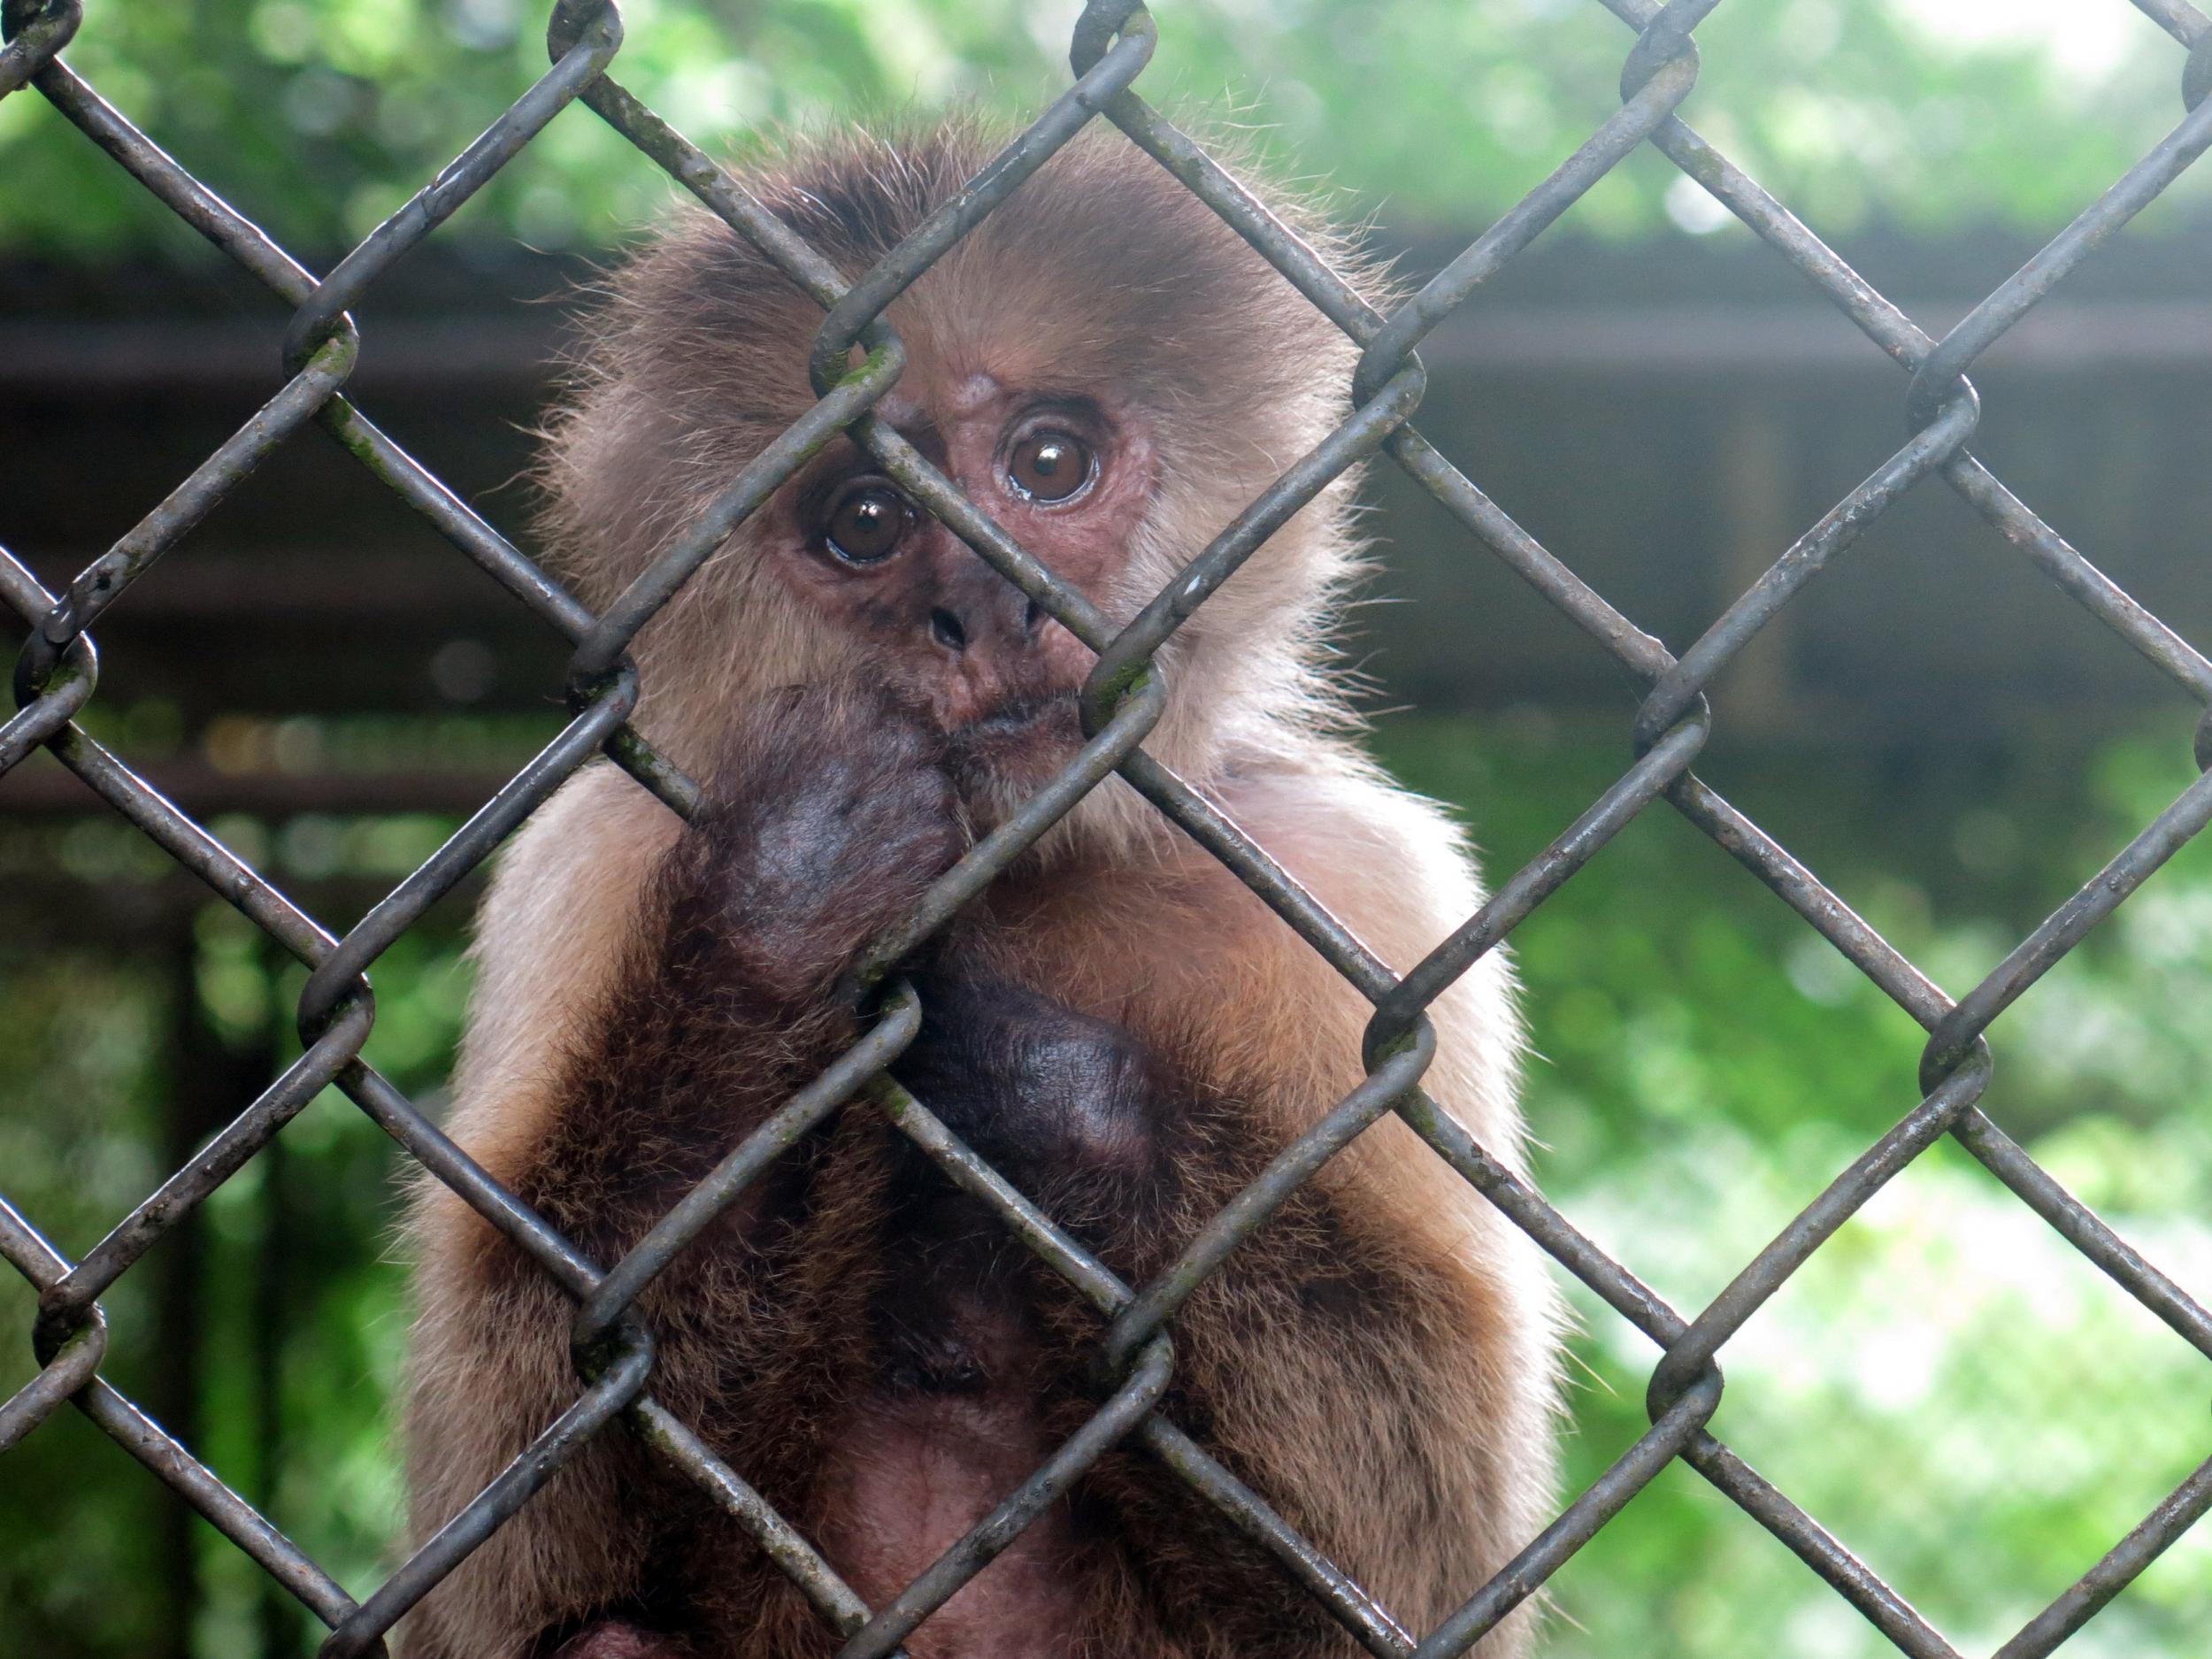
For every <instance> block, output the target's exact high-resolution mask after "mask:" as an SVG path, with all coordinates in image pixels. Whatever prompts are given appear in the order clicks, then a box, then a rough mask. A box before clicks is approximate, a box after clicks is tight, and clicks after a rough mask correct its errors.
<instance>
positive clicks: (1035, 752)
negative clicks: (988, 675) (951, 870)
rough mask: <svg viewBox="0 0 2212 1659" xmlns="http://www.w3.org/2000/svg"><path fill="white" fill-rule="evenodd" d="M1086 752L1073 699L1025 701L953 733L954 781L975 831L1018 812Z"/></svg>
mask: <svg viewBox="0 0 2212 1659" xmlns="http://www.w3.org/2000/svg"><path fill="white" fill-rule="evenodd" d="M1082 747H1083V726H1082V721H1081V719H1080V718H1079V716H1078V714H1077V712H1076V706H1075V698H1074V696H1073V695H1072V694H1070V695H1062V696H1054V697H1047V698H1039V699H1032V700H1027V701H1025V702H1023V703H1017V704H1014V705H1012V706H1010V707H1009V708H1007V709H1004V710H998V711H996V712H995V713H992V714H990V715H987V716H986V717H985V718H982V719H980V720H977V721H974V722H972V724H970V725H968V726H963V727H961V728H960V729H959V730H958V731H956V732H955V733H952V752H953V775H954V779H955V780H956V784H957V786H958V787H959V790H960V794H961V797H962V800H963V802H964V804H965V805H966V806H967V809H968V812H969V816H970V818H971V819H972V822H973V823H974V825H975V826H976V828H977V829H978V830H979V831H982V832H984V833H989V832H990V831H991V830H993V829H995V828H996V827H997V826H999V825H1001V824H1002V823H1004V822H1005V821H1006V820H1007V819H1008V818H1011V817H1012V816H1013V815H1014V814H1015V813H1016V812H1018V811H1019V810H1021V809H1022V807H1023V806H1024V805H1025V804H1026V803H1028V802H1029V801H1030V799H1031V798H1032V797H1033V796H1034V795H1036V794H1037V792H1038V791H1039V790H1041V789H1042V788H1043V787H1045V786H1046V785H1047V784H1048V783H1050V782H1051V781H1052V779H1053V775H1054V774H1055V773H1056V772H1058V771H1059V770H1060V769H1061V768H1062V767H1064V766H1065V765H1066V764H1068V762H1070V761H1071V760H1072V759H1074V758H1075V756H1076V752H1077V751H1078V750H1079V749H1081V748H1082Z"/></svg>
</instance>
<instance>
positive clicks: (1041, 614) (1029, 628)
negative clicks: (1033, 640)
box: [1022, 599, 1045, 634]
mask: <svg viewBox="0 0 2212 1659" xmlns="http://www.w3.org/2000/svg"><path fill="white" fill-rule="evenodd" d="M1044 620H1045V608H1044V607H1043V606H1042V605H1041V604H1039V603H1037V602H1036V601H1035V600H1034V599H1033V600H1031V601H1030V602H1029V608H1028V609H1027V610H1026V611H1023V612H1022V632H1023V633H1025V634H1034V633H1036V631H1037V630H1038V629H1039V628H1041V627H1042V626H1044Z"/></svg>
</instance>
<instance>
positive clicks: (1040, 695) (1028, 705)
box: [767, 373, 1154, 817]
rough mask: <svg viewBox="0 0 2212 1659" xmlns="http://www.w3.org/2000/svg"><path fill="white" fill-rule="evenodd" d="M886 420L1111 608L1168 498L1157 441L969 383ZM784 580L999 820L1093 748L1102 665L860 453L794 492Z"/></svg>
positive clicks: (843, 453)
mask: <svg viewBox="0 0 2212 1659" xmlns="http://www.w3.org/2000/svg"><path fill="white" fill-rule="evenodd" d="M916 379H919V380H920V385H919V386H918V388H917V389H916V390H914V391H912V392H908V391H906V390H905V389H904V388H902V390H901V391H900V392H899V393H896V394H895V395H894V396H891V397H888V398H887V399H886V400H885V401H884V402H883V403H881V404H880V405H879V407H878V411H877V412H878V413H879V415H880V416H881V417H882V418H884V419H887V420H888V421H890V422H891V424H893V425H894V426H896V427H898V428H899V430H900V431H901V432H902V434H904V435H905V436H906V437H907V438H908V439H910V441H911V442H913V443H914V444H915V446H916V447H917V448H918V449H920V450H921V451H922V452H923V453H924V454H925V455H926V456H928V457H929V458H930V460H931V461H932V462H933V463H934V464H935V465H937V466H938V467H939V468H940V469H941V470H942V471H943V472H945V473H946V474H947V475H948V476H949V477H950V478H951V479H952V480H954V481H955V482H956V483H957V484H958V485H959V486H960V488H962V489H963V490H964V492H966V494H967V495H968V496H969V498H970V499H971V500H972V501H974V502H975V503H977V504H978V505H979V506H980V507H981V508H982V509H983V510H984V511H986V512H987V513H988V514H989V515H990V516H991V517H992V518H994V519H995V521H996V522H997V523H998V524H1000V525H1001V526H1003V527H1004V528H1005V529H1006V530H1007V532H1008V533H1009V534H1011V535H1012V536H1013V537H1014V538H1015V539H1016V540H1017V541H1019V542H1020V543H1021V544H1022V545H1023V546H1024V547H1025V548H1026V549H1029V550H1030V551H1031V552H1032V553H1033V554H1034V555H1035V556H1036V557H1038V558H1040V559H1041V560H1042V561H1043V562H1044V563H1045V565H1047V566H1048V567H1049V568H1050V569H1051V570H1052V571H1053V572H1055V573H1056V574H1057V575H1058V576H1060V577H1061V578H1062V579H1063V580H1066V581H1069V582H1071V583H1072V584H1073V585H1075V586H1076V587H1077V588H1081V589H1082V590H1083V591H1084V592H1085V593H1086V594H1087V595H1090V596H1092V597H1093V598H1094V600H1095V599H1101V598H1102V597H1105V596H1107V595H1110V594H1112V593H1113V592H1114V591H1115V589H1116V587H1117V583H1116V579H1117V577H1118V576H1119V575H1120V574H1121V572H1122V570H1123V567H1124V566H1125V564H1126V563H1127V560H1128V549H1129V547H1130V543H1131V539H1132V536H1133V533H1134V531H1135V529H1136V527H1137V525H1138V523H1139V520H1140V518H1141V515H1142V512H1143V510H1144V506H1145V503H1146V502H1147V501H1148V498H1149V496H1150V494H1151V491H1152V487H1153V471H1154V456H1153V452H1152V448H1151V444H1150V442H1149V434H1148V431H1147V429H1146V427H1145V425H1144V423H1143V422H1142V421H1141V419H1138V418H1136V417H1134V416H1133V414H1132V413H1131V412H1130V411H1127V410H1126V409H1117V408H1115V407H1113V406H1112V404H1111V402H1110V400H1107V399H1101V398H1099V397H1095V396H1086V395H1081V394H1076V393H1069V392H1065V391H1039V390H1034V389H1025V388H1019V387H1016V386H1010V385H1007V384H1002V382H1001V381H1000V380H996V379H995V378H993V377H992V376H990V375H987V374H981V373H969V374H964V375H960V376H957V377H949V378H947V379H946V380H940V381H936V382H934V383H933V382H932V380H930V379H928V378H926V377H915V376H911V375H910V382H911V381H912V380H916ZM779 505H780V511H779V513H778V515H777V518H778V522H777V523H776V525H775V526H774V528H773V531H772V535H773V540H774V542H775V543H776V544H775V545H773V546H772V547H771V548H769V549H767V552H768V560H767V563H768V564H769V565H770V567H771V568H772V571H773V572H774V573H775V576H776V577H777V579H778V580H780V581H781V582H782V583H783V584H785V585H786V586H787V588H788V589H789V590H790V591H791V592H792V594H793V595H794V596H795V598H796V599H797V600H798V601H799V602H800V603H801V605H802V607H803V609H805V610H807V611H811V612H812V613H814V614H815V615H816V616H817V617H818V618H820V620H821V621H822V623H823V624H824V625H825V626H826V629H827V631H828V632H829V633H830V634H833V635H834V636H836V637H838V638H841V639H842V640H844V641H848V642H849V643H850V644H851V645H852V646H853V647H855V648H856V653H857V656H858V657H859V663H858V667H859V670H860V672H862V673H863V674H864V675H866V676H868V677H870V678H871V679H872V680H876V681H877V682H878V683H880V684H883V685H885V686H886V687H887V688H888V689H890V690H891V691H892V692H894V693H895V695H898V696H900V697H901V698H902V699H903V700H905V701H907V702H909V703H912V704H913V705H914V706H915V707H916V708H918V709H919V710H923V711H924V712H925V713H926V715H927V716H928V718H930V719H931V720H932V721H933V723H934V724H935V725H936V726H938V727H939V729H940V730H941V731H942V732H943V733H945V734H946V736H947V737H948V738H949V740H950V741H951V744H952V748H953V752H954V754H955V755H956V757H957V759H958V761H959V763H960V768H959V769H960V772H961V773H962V774H963V780H964V784H965V785H966V786H967V793H968V794H970V795H971V796H972V804H974V805H976V806H978V807H980V808H983V809H985V810H986V812H987V816H990V817H995V816H996V810H994V809H998V808H1002V806H1003V805H1004V804H1005V803H1006V802H1007V800H1008V798H1009V796H1010V794H1015V795H1018V794H1025V793H1026V792H1027V791H1028V789H1030V788H1032V787H1034V786H1035V785H1036V784H1038V783H1040V782H1041V781H1042V780H1043V779H1044V778H1045V776H1046V775H1047V774H1048V772H1050V771H1051V770H1052V769H1053V768H1054V767H1055V766H1056V765H1058V764H1061V763H1062V762H1064V760H1065V759H1066V758H1067V757H1069V756H1070V755H1071V754H1072V753H1073V752H1074V750H1075V749H1076V747H1077V746H1078V745H1079V743H1080V742H1081V741H1082V733H1081V730H1080V727H1079V722H1078V718H1077V713H1076V698H1077V695H1078V693H1079V690H1080V688H1081V687H1082V684H1083V679H1084V676H1085V675H1086V674H1087V672H1089V670H1090V667H1091V665H1092V664H1093V663H1094V661H1095V660H1096V659H1095V658H1094V656H1093V655H1092V653H1091V651H1090V650H1089V649H1088V648H1087V647H1086V646H1084V645H1083V644H1082V642H1081V641H1079V640H1077V639H1076V638H1075V637H1074V636H1073V635H1072V634H1069V633H1068V631H1067V630H1066V629H1065V628H1064V627H1062V626H1060V625H1059V624H1058V623H1057V622H1055V621H1054V620H1052V618H1049V617H1048V616H1047V615H1046V614H1045V612H1044V611H1043V610H1042V609H1041V607H1039V606H1038V605H1036V604H1035V603H1033V602H1031V601H1030V600H1029V599H1028V598H1027V597H1026V596H1025V595H1023V594H1022V593H1021V592H1020V591H1019V590H1018V588H1015V587H1014V586H1013V584H1012V583H1010V582H1009V581H1008V580H1006V579H1005V578H1004V577H1003V576H1002V575H1000V574H999V573H998V572H996V571H995V570H994V569H992V568H991V566H990V565H987V564H986V563H985V562H984V561H983V559H982V558H981V557H979V556H978V555H977V554H976V553H975V552H974V551H973V550H972V549H970V548H969V547H968V546H967V545H966V544H965V543H964V542H963V541H961V540H960V539H959V538H958V537H957V536H956V535H955V534H953V533H952V532H951V531H949V530H948V529H946V528H945V527H944V526H942V525H940V524H939V523H937V521H936V520H935V519H933V518H931V517H930V516H929V515H928V514H927V513H926V512H925V511H922V510H921V509H920V508H919V507H918V506H917V505H915V504H914V503H912V502H910V501H909V500H908V499H907V498H906V496H905V495H902V493H901V492H900V490H899V488H898V487H897V486H896V485H895V484H894V483H892V481H891V480H889V479H887V478H886V477H885V476H883V474H882V473H881V472H879V471H877V470H876V469H875V465H874V463H873V461H872V459H871V458H870V457H868V456H867V455H866V454H865V453H864V452H863V451H862V450H860V449H858V448H857V447H856V446H855V445H853V444H851V443H850V442H845V441H841V442H839V443H838V444H837V445H835V446H833V448H832V449H830V450H827V451H826V452H825V453H824V454H823V455H822V456H821V457H818V459H817V460H816V461H815V462H814V463H813V464H812V465H810V466H809V467H808V468H807V469H806V470H805V471H804V472H802V474H801V475H800V476H799V477H798V478H796V479H795V480H793V481H792V482H791V484H789V485H788V486H787V487H786V488H785V489H784V490H783V491H782V492H780V497H779Z"/></svg>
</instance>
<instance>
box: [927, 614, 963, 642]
mask: <svg viewBox="0 0 2212 1659" xmlns="http://www.w3.org/2000/svg"><path fill="white" fill-rule="evenodd" d="M929 637H930V638H931V639H933V640H934V641H937V643H938V644H940V645H941V646H943V647H944V648H945V649H947V650H949V651H964V650H966V649H968V631H967V629H965V628H964V627H962V626H960V618H958V617H956V616H955V615H953V614H952V612H951V611H931V612H930V613H929Z"/></svg>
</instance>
